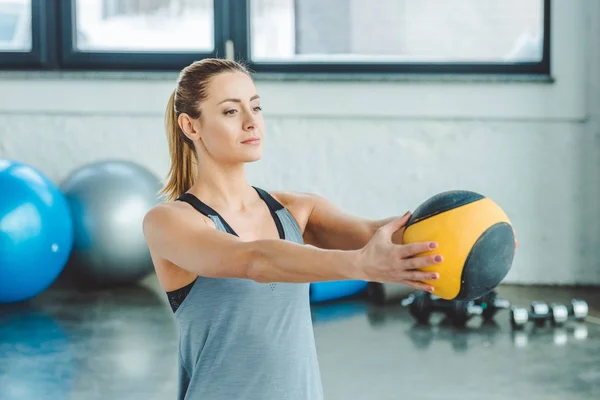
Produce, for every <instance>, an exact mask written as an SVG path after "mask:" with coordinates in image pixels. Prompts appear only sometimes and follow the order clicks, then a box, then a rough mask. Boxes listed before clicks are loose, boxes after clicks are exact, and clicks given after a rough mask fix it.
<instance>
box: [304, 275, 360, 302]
mask: <svg viewBox="0 0 600 400" xmlns="http://www.w3.org/2000/svg"><path fill="white" fill-rule="evenodd" d="M366 288H367V282H365V281H360V280H346V281H329V282H312V283H311V284H310V301H311V302H313V303H318V302H323V301H329V300H334V299H339V298H343V297H348V296H353V295H356V294H358V293H360V292H362V291H363V290H365V289H366Z"/></svg>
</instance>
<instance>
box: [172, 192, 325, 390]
mask: <svg viewBox="0 0 600 400" xmlns="http://www.w3.org/2000/svg"><path fill="white" fill-rule="evenodd" d="M255 189H256V190H257V192H258V193H259V195H260V196H261V198H262V199H263V200H264V201H265V202H266V203H267V205H268V207H269V209H270V210H271V215H272V216H273V219H274V221H275V223H276V225H277V228H278V231H279V236H280V238H281V239H283V240H289V241H293V242H296V243H303V239H302V233H301V231H300V228H299V227H298V224H297V223H296V221H295V220H294V218H293V217H292V215H291V214H290V213H289V212H288V210H286V209H285V208H284V207H283V206H282V205H281V204H280V203H279V202H277V201H276V200H275V199H274V198H273V197H272V196H270V195H269V194H268V193H267V192H266V191H263V190H262V189H258V188H255ZM178 200H181V201H186V202H188V203H190V204H191V205H192V206H193V207H194V208H195V209H196V210H198V211H199V212H201V213H202V214H204V215H206V216H208V217H209V218H211V219H212V220H213V221H214V223H215V225H216V227H217V229H219V230H221V231H224V232H228V233H230V234H233V235H236V233H235V232H234V231H233V229H231V227H230V226H229V225H228V224H227V222H226V221H225V220H224V219H223V218H222V217H221V216H220V215H219V214H218V213H217V212H216V211H214V210H213V209H211V208H210V207H208V206H207V205H206V204H204V203H202V202H201V201H200V200H199V199H197V198H196V197H195V196H193V195H191V194H189V193H186V194H183V195H182V196H180V197H179V198H178ZM175 319H176V321H177V323H178V326H179V335H180V337H179V394H178V399H180V400H183V399H186V400H205V399H206V400H232V399H235V400H282V399H286V400H308V399H310V400H321V399H323V390H322V386H321V377H320V371H319V365H318V360H317V353H316V346H315V340H314V333H313V326H312V319H311V312H310V303H309V284H308V283H302V284H298V283H257V282H254V281H252V280H249V279H232V278H228V279H216V278H205V277H198V278H197V279H196V280H195V281H194V282H193V284H191V285H188V290H186V294H185V298H184V299H183V300H182V301H181V304H179V305H178V307H177V308H175Z"/></svg>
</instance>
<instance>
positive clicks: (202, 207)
mask: <svg viewBox="0 0 600 400" xmlns="http://www.w3.org/2000/svg"><path fill="white" fill-rule="evenodd" d="M177 200H179V201H185V202H186V203H189V204H190V205H191V206H192V207H194V208H195V209H196V210H197V211H199V212H200V213H202V214H204V215H206V216H207V217H210V216H211V215H212V216H218V215H219V213H218V212H216V211H215V210H213V209H212V208H211V207H210V206H208V205H206V204H204V203H203V202H202V201H200V199H198V198H197V197H196V196H194V195H193V194H191V193H184V194H182V195H181V196H179V197H178V198H177Z"/></svg>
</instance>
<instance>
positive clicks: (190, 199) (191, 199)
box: [177, 193, 239, 236]
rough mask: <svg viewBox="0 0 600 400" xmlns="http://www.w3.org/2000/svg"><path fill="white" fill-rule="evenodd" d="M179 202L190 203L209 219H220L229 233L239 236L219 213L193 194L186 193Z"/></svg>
mask: <svg viewBox="0 0 600 400" xmlns="http://www.w3.org/2000/svg"><path fill="white" fill-rule="evenodd" d="M177 200H179V201H185V202H186V203H189V204H190V205H191V206H192V207H194V208H195V209H196V210H197V211H199V212H200V213H201V214H204V215H206V216H207V217H211V216H214V217H217V218H219V220H220V221H221V223H222V224H223V226H224V227H225V230H226V231H227V233H230V234H232V235H234V236H239V235H238V234H237V233H236V232H235V231H234V230H233V228H232V227H231V226H229V224H228V223H227V221H225V219H224V218H223V217H221V214H219V213H218V212H216V211H215V210H214V209H213V208H212V207H210V206H209V205H207V204H205V203H203V202H202V201H201V200H200V199H199V198H197V197H196V196H194V195H193V194H191V193H184V194H182V195H181V196H179V197H178V198H177Z"/></svg>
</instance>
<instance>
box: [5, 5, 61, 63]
mask: <svg viewBox="0 0 600 400" xmlns="http://www.w3.org/2000/svg"><path fill="white" fill-rule="evenodd" d="M55 1H57V0H31V50H29V51H27V52H24V51H0V68H1V69H48V68H52V67H54V66H55V64H56V55H57V47H56V40H55V38H56V35H55V32H56V29H57V24H56V17H57V15H56V7H55V4H54V2H55Z"/></svg>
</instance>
